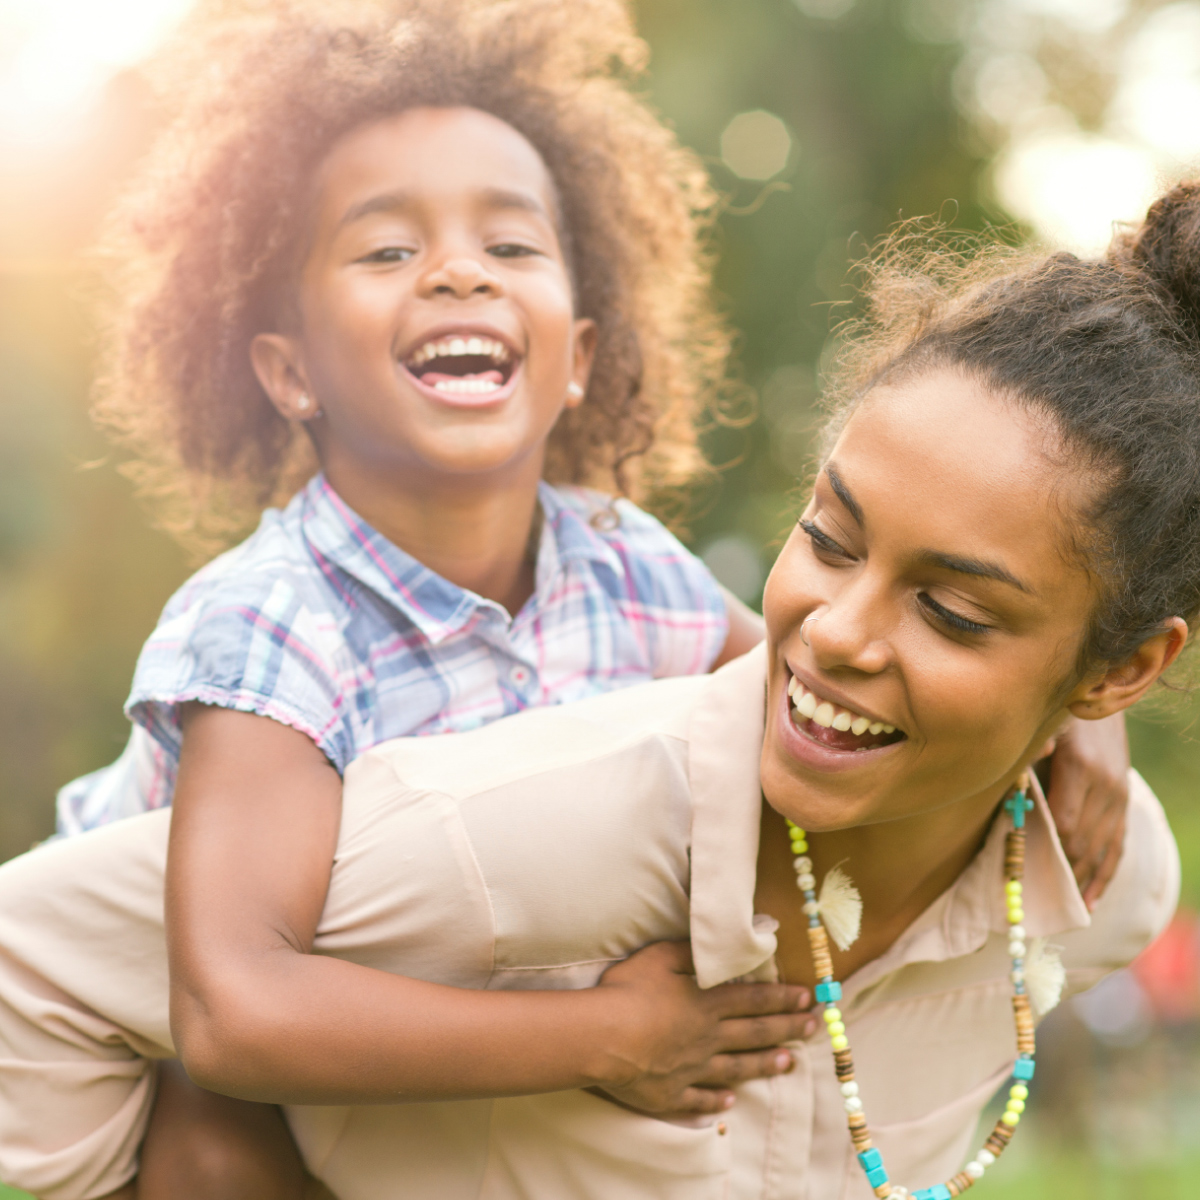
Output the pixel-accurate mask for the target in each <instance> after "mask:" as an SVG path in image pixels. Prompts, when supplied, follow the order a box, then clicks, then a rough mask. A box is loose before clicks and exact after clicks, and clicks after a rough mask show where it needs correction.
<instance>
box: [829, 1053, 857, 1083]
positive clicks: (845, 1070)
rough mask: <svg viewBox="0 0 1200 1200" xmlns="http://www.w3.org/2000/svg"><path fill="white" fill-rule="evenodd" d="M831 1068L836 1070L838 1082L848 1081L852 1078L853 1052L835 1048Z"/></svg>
mask: <svg viewBox="0 0 1200 1200" xmlns="http://www.w3.org/2000/svg"><path fill="white" fill-rule="evenodd" d="M833 1069H834V1070H835V1071H836V1072H837V1077H838V1083H849V1082H850V1080H851V1079H853V1078H854V1056H853V1054H852V1053H851V1052H850V1051H849V1050H835V1051H834V1052H833Z"/></svg>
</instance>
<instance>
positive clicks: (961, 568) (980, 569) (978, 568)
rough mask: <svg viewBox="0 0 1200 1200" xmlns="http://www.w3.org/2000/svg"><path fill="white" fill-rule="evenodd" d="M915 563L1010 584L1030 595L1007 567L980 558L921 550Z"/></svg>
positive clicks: (1029, 591)
mask: <svg viewBox="0 0 1200 1200" xmlns="http://www.w3.org/2000/svg"><path fill="white" fill-rule="evenodd" d="M916 557H917V561H918V562H920V563H922V564H924V565H927V566H931V567H940V568H941V569H942V570H944V571H957V572H958V573H959V574H960V575H975V576H977V577H979V578H981V579H995V580H997V581H998V582H1000V583H1007V584H1010V585H1011V586H1012V587H1015V588H1016V589H1017V590H1018V591H1020V592H1025V593H1026V594H1030V593H1031V592H1032V589H1031V588H1029V587H1028V586H1027V585H1026V584H1024V583H1022V582H1021V581H1020V580H1019V579H1018V578H1017V577H1016V576H1015V575H1014V574H1013V573H1012V572H1011V571H1010V570H1008V568H1007V567H1002V566H1001V565H1000V564H999V563H993V562H988V561H987V560H986V559H982V558H963V557H962V556H960V555H958V554H944V553H943V552H942V551H940V550H922V551H920V552H919V553H918V554H917V556H916Z"/></svg>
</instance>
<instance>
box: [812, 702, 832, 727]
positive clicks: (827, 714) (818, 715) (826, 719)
mask: <svg viewBox="0 0 1200 1200" xmlns="http://www.w3.org/2000/svg"><path fill="white" fill-rule="evenodd" d="M812 719H813V720H814V721H816V723H817V724H818V725H820V726H822V727H823V728H825V729H828V728H829V727H830V726H831V725H832V724H833V705H832V704H830V703H829V701H828V700H826V701H825V702H824V703H822V704H818V705H817V711H816V712H814V713H813V715H812Z"/></svg>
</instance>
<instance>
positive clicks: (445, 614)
mask: <svg viewBox="0 0 1200 1200" xmlns="http://www.w3.org/2000/svg"><path fill="white" fill-rule="evenodd" d="M538 501H539V503H540V505H541V508H542V514H543V521H542V531H541V537H540V541H539V544H538V558H537V590H538V592H539V593H541V592H543V591H544V590H545V589H547V588H548V587H550V586H551V584H552V583H553V581H554V580H555V578H556V577H557V576H558V575H559V573H560V572H561V571H562V570H563V569H564V565H565V564H566V563H569V562H572V561H580V560H590V561H593V562H602V563H604V564H605V565H607V566H608V567H610V568H611V569H612V570H613V571H615V572H616V573H617V575H618V576H619V577H623V576H624V574H625V568H624V565H623V564H622V562H621V558H620V556H619V555H618V554H617V553H616V551H615V550H614V549H613V548H612V547H611V546H610V545H609V544H608V543H607V542H606V541H605V540H604V539H603V538H602V537H601V536H600V534H599V533H597V532H596V530H594V529H593V528H592V527H591V525H590V524H589V523H588V522H587V521H586V520H584V519H583V518H582V517H581V516H580V515H579V514H578V513H576V512H575V511H574V510H573V509H572V508H571V507H569V506H568V505H567V504H565V503H563V501H562V499H561V498H560V497H559V495H558V493H557V491H556V490H555V489H554V488H553V487H551V486H550V485H549V484H547V483H544V482H542V483H539V485H538ZM300 513H301V515H300V522H301V529H302V531H303V536H304V538H305V540H306V541H307V542H308V545H309V548H310V549H311V550H312V551H313V553H314V555H315V557H316V558H317V560H318V562H319V564H320V565H321V568H322V570H325V569H326V564H327V563H328V564H332V565H334V566H336V567H337V568H339V569H340V570H342V571H344V572H345V573H346V574H347V575H349V576H350V577H351V578H352V579H355V580H357V581H358V582H359V583H361V584H362V585H363V586H365V587H367V588H369V589H370V590H371V591H373V592H374V593H376V595H378V596H380V597H381V598H382V599H383V600H385V601H386V602H387V603H389V604H391V605H392V606H393V607H394V608H396V609H398V610H399V611H400V612H402V613H403V614H404V615H405V616H406V617H407V618H408V619H409V620H410V621H412V623H413V624H414V625H415V626H416V627H417V628H418V629H419V630H420V631H421V633H422V634H423V635H424V636H425V637H426V638H427V639H428V640H429V641H430V642H431V643H432V644H434V645H437V644H438V643H439V642H442V641H445V639H446V638H448V637H450V636H452V635H453V634H455V633H458V632H459V631H460V630H462V629H463V628H464V627H465V626H466V625H468V624H469V623H470V621H471V620H472V619H473V618H474V617H475V615H476V614H477V613H479V612H481V611H487V612H491V613H494V614H495V616H497V617H499V618H501V619H507V617H508V614H507V613H506V612H505V611H504V609H503V608H502V606H501V605H499V604H497V603H496V602H495V601H493V600H488V599H485V598H484V597H482V596H480V595H478V594H476V593H475V592H471V591H468V590H467V589H466V588H461V587H459V586H458V584H456V583H451V582H450V581H449V580H448V579H444V578H443V577H442V576H441V575H438V574H437V573H436V572H435V571H431V570H430V569H429V568H428V567H426V566H425V565H424V564H422V563H420V562H418V561H417V559H415V558H413V556H412V555H411V554H408V553H407V552H406V551H404V550H401V549H400V547H399V546H397V545H395V543H393V542H391V541H389V540H388V539H387V538H385V537H384V536H383V534H381V533H379V532H378V531H376V530H375V529H373V528H372V527H371V526H370V525H369V524H368V523H367V522H366V521H365V520H363V518H362V517H360V516H359V515H358V513H356V512H355V511H354V510H353V509H352V508H351V507H350V505H348V504H347V503H346V502H345V500H343V499H342V498H341V496H339V495H338V494H337V492H336V491H334V489H333V487H332V486H331V485H330V483H329V481H328V480H327V479H326V478H325V476H324V474H323V473H318V474H317V475H315V476H314V477H313V478H312V479H311V480H309V482H308V484H307V485H306V486H305V487H304V489H303V491H302V493H301V509H300ZM327 573H328V572H327Z"/></svg>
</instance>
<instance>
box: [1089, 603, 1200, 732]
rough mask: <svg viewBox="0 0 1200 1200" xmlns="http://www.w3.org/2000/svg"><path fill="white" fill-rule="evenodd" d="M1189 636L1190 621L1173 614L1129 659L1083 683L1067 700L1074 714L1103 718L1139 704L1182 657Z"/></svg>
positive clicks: (1091, 719)
mask: <svg viewBox="0 0 1200 1200" xmlns="http://www.w3.org/2000/svg"><path fill="white" fill-rule="evenodd" d="M1187 638H1188V627H1187V622H1186V621H1185V620H1184V619H1183V618H1182V617H1172V618H1171V619H1170V620H1169V621H1167V622H1165V623H1164V625H1163V627H1162V629H1161V630H1160V631H1159V632H1158V633H1156V634H1155V635H1154V636H1153V637H1152V638H1149V639H1148V640H1146V641H1144V642H1143V643H1142V644H1141V645H1140V646H1139V647H1138V648H1137V649H1136V650H1135V651H1134V652H1133V654H1131V655H1130V656H1129V658H1127V659H1126V660H1125V662H1123V663H1121V664H1119V665H1118V666H1115V667H1110V668H1109V670H1108V671H1106V672H1105V673H1104V674H1103V675H1102V676H1101V677H1100V678H1099V679H1096V678H1095V677H1092V678H1091V679H1089V680H1085V681H1084V682H1083V683H1081V684H1080V685H1079V687H1078V688H1076V690H1075V692H1073V693H1072V696H1071V699H1070V700H1069V701H1068V702H1067V707H1068V708H1069V709H1070V711H1071V714H1072V715H1073V716H1076V717H1081V718H1082V719H1083V720H1085V721H1099V720H1101V719H1102V718H1104V717H1111V716H1112V715H1113V713H1117V712H1121V711H1122V710H1123V709H1126V708H1129V707H1130V706H1131V705H1133V704H1136V703H1137V702H1138V701H1139V700H1140V699H1141V698H1142V697H1143V696H1144V695H1145V694H1146V693H1147V692H1148V691H1149V690H1150V687H1151V685H1152V684H1153V683H1154V681H1155V680H1156V679H1158V677H1159V676H1160V675H1161V674H1162V673H1163V672H1164V671H1165V670H1166V669H1167V668H1168V667H1169V666H1170V665H1171V664H1172V663H1173V662H1174V661H1175V660H1176V659H1177V658H1178V657H1179V652H1180V651H1181V650H1182V649H1183V646H1184V643H1185V642H1186V641H1187Z"/></svg>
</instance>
